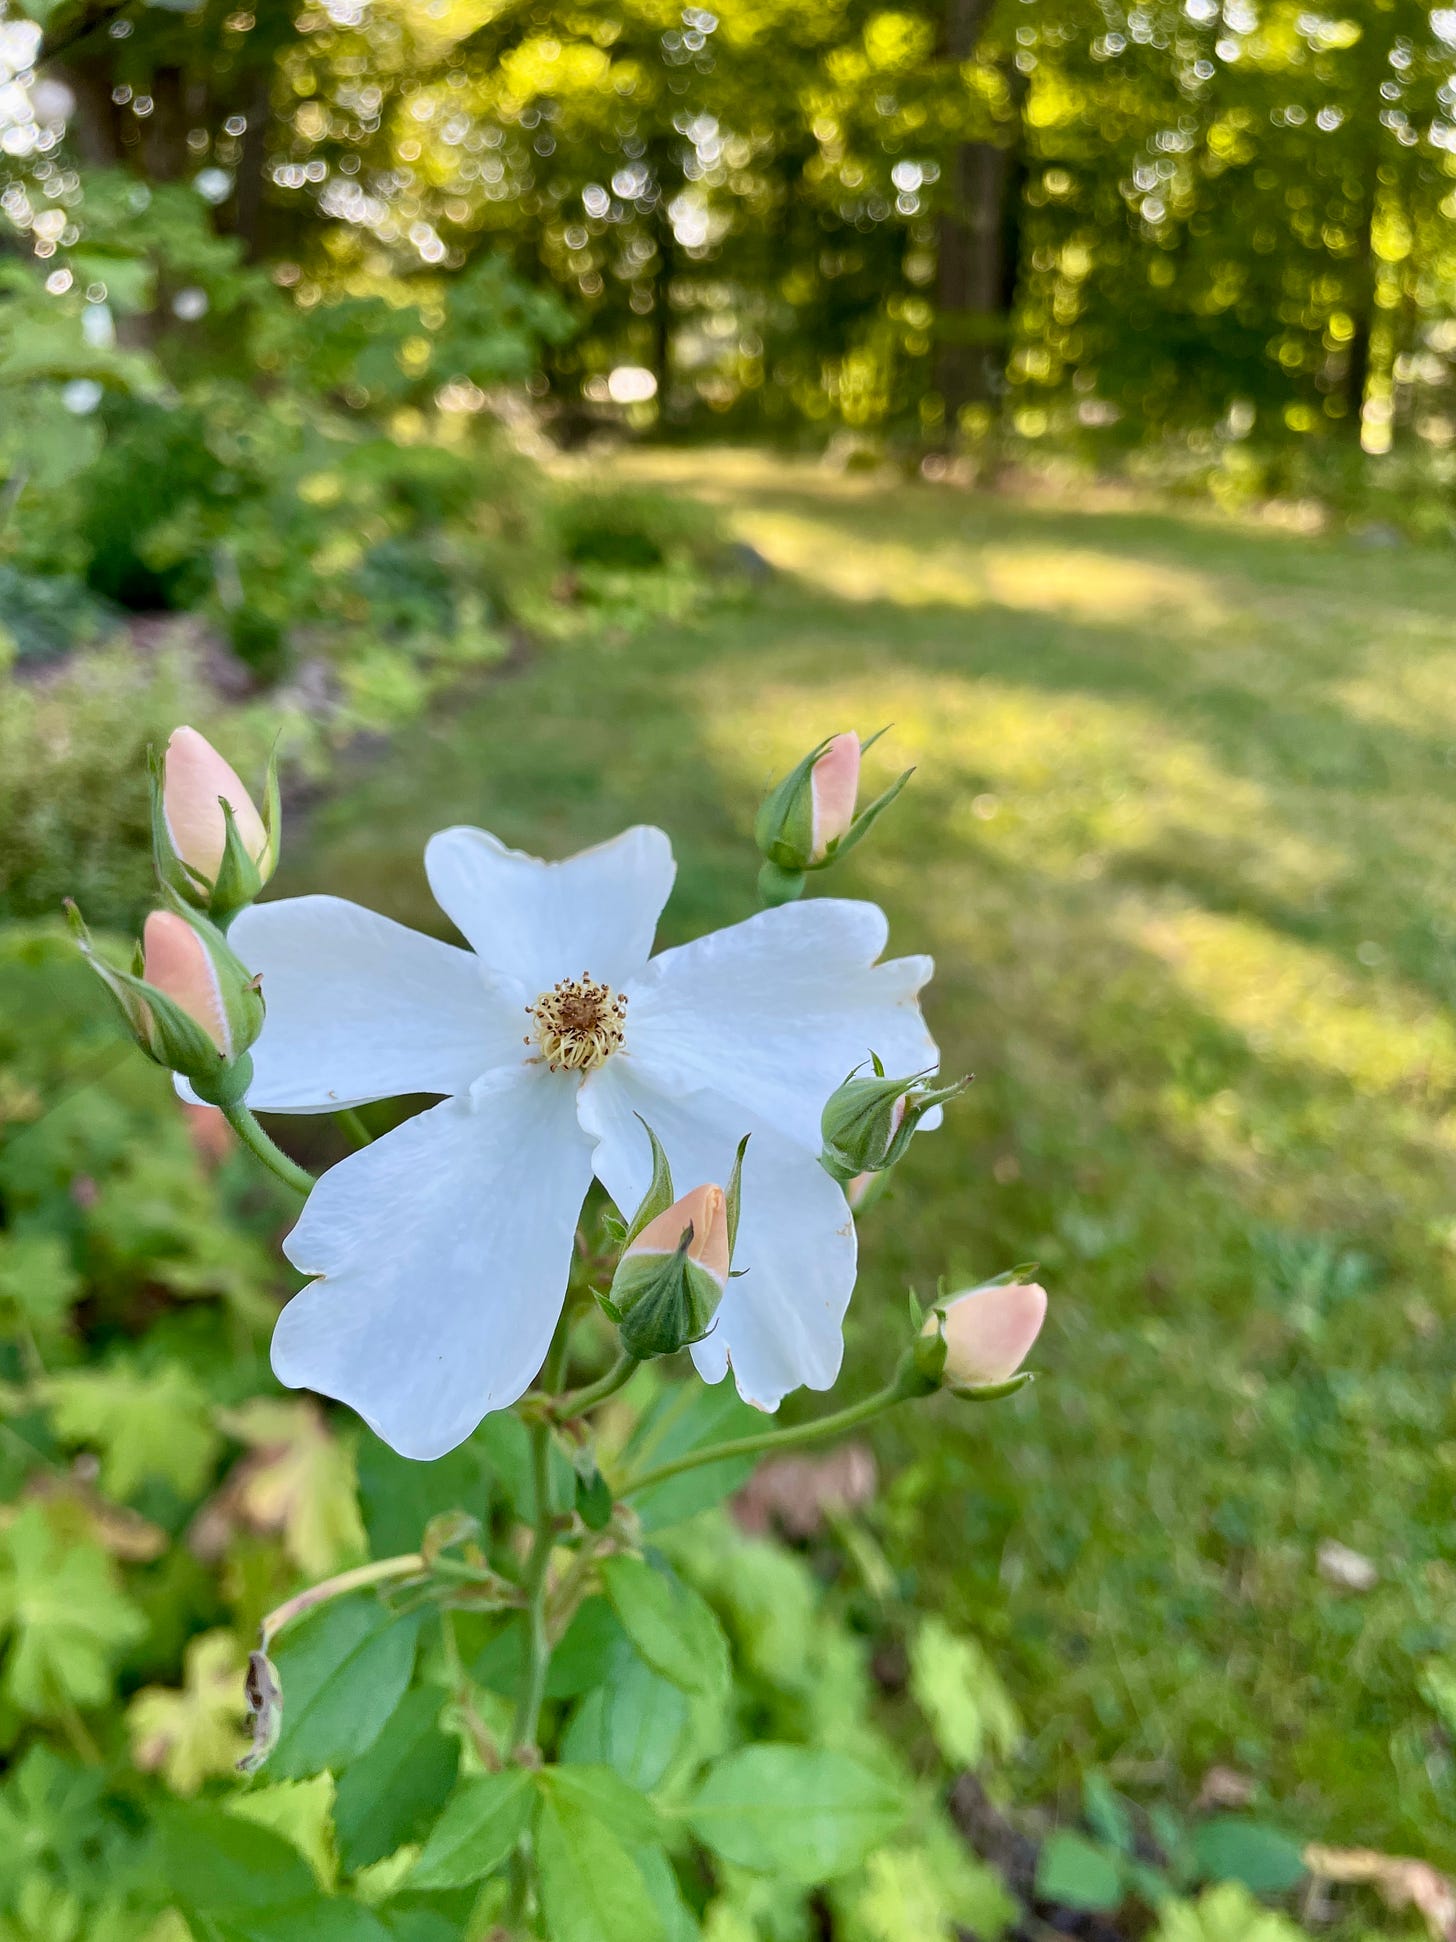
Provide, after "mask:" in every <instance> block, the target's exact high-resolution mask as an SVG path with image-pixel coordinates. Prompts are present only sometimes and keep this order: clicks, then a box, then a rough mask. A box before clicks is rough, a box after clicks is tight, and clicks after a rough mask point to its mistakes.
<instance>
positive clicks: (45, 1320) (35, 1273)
mask: <svg viewBox="0 0 1456 1942" xmlns="http://www.w3.org/2000/svg"><path fill="white" fill-rule="evenodd" d="M84 1286H85V1284H84V1282H83V1281H82V1279H81V1276H80V1275H79V1274H78V1273H77V1272H76V1269H75V1267H74V1266H73V1264H72V1261H71V1250H70V1248H69V1247H68V1246H67V1245H66V1243H65V1242H64V1241H63V1240H61V1239H60V1238H59V1236H58V1235H55V1234H0V1323H3V1326H4V1330H5V1333H6V1334H13V1333H14V1332H15V1330H16V1328H17V1327H23V1328H30V1329H34V1330H35V1331H36V1332H37V1333H38V1334H42V1335H44V1334H47V1333H49V1332H51V1331H53V1330H54V1329H55V1328H57V1327H58V1326H59V1325H60V1324H61V1323H62V1322H64V1321H65V1319H66V1317H67V1315H69V1313H70V1311H71V1307H72V1305H73V1304H74V1303H75V1302H76V1301H78V1300H79V1299H80V1296H81V1291H82V1289H83V1287H84Z"/></svg>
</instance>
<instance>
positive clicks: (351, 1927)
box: [216, 1895, 389, 1942]
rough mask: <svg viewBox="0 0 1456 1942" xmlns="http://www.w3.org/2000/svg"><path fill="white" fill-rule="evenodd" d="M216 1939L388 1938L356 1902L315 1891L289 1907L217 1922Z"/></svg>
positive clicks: (372, 1941)
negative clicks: (303, 1900)
mask: <svg viewBox="0 0 1456 1942" xmlns="http://www.w3.org/2000/svg"><path fill="white" fill-rule="evenodd" d="M216 1933H217V1935H218V1936H219V1938H220V1942H389V1930H388V1929H387V1928H385V1926H384V1924H383V1923H382V1922H381V1921H380V1920H379V1918H378V1916H377V1915H374V1914H372V1913H371V1912H370V1910H369V1909H367V1908H361V1907H360V1905H359V1903H358V1902H347V1901H331V1900H329V1899H327V1898H326V1897H325V1896H322V1895H315V1897H314V1899H313V1900H312V1901H311V1902H303V1903H300V1904H298V1906H296V1907H292V1908H279V1909H269V1910H267V1911H265V1912H264V1913H262V1914H258V1915H245V1916H243V1918H242V1919H241V1920H234V1921H230V1922H220V1923H219V1924H218V1925H217V1929H216Z"/></svg>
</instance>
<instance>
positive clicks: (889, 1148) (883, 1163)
mask: <svg viewBox="0 0 1456 1942" xmlns="http://www.w3.org/2000/svg"><path fill="white" fill-rule="evenodd" d="M870 1063H871V1064H872V1066H873V1067H874V1071H873V1074H866V1075H865V1076H864V1077H863V1078H861V1077H860V1076H859V1073H858V1072H851V1073H850V1075H849V1077H848V1078H847V1079H846V1080H845V1082H844V1084H843V1085H842V1086H840V1087H839V1088H838V1089H837V1090H836V1091H834V1092H832V1093H831V1094H830V1095H829V1098H828V1100H827V1102H826V1103H825V1107H824V1112H823V1114H822V1116H821V1118H820V1122H819V1128H820V1132H821V1133H822V1134H823V1138H824V1151H823V1153H822V1154H821V1155H820V1163H821V1165H822V1166H823V1167H824V1169H825V1171H826V1172H827V1173H829V1174H830V1175H832V1176H833V1178H834V1179H836V1180H837V1181H838V1182H839V1183H840V1185H841V1186H844V1187H847V1186H849V1185H850V1184H851V1183H852V1182H854V1181H856V1180H859V1179H860V1178H861V1177H862V1176H864V1175H866V1174H877V1173H884V1172H886V1171H888V1169H889V1168H890V1167H892V1166H894V1164H895V1162H896V1161H897V1160H899V1159H901V1158H902V1157H903V1155H904V1152H905V1149H906V1147H908V1146H909V1144H910V1141H911V1140H912V1138H913V1137H914V1134H915V1129H916V1127H917V1126H918V1125H919V1124H920V1122H921V1120H922V1119H924V1117H925V1115H926V1114H927V1113H928V1112H930V1111H931V1110H932V1108H933V1107H936V1106H943V1105H945V1104H946V1102H947V1101H948V1100H951V1099H956V1098H958V1097H959V1096H960V1094H961V1093H963V1092H964V1091H965V1089H966V1087H967V1086H968V1085H969V1084H970V1083H971V1082H970V1080H969V1078H965V1079H956V1080H954V1081H952V1083H951V1084H949V1085H945V1086H935V1085H927V1084H926V1083H925V1081H926V1080H927V1079H928V1078H930V1077H931V1076H932V1075H931V1074H929V1073H927V1072H916V1073H912V1074H911V1076H910V1077H909V1078H908V1079H888V1078H886V1077H885V1068H884V1066H883V1065H882V1064H881V1063H880V1060H879V1058H878V1057H877V1056H876V1055H875V1054H874V1053H871V1054H870ZM862 1198H863V1194H861V1199H862Z"/></svg>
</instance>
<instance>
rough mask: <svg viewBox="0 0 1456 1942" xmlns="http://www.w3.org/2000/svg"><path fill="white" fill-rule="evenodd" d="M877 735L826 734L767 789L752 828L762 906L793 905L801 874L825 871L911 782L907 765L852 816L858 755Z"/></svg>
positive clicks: (857, 778)
mask: <svg viewBox="0 0 1456 1942" xmlns="http://www.w3.org/2000/svg"><path fill="white" fill-rule="evenodd" d="M880 733H881V734H883V733H884V731H883V729H882V730H881V731H880ZM878 739H879V738H878V736H873V735H872V736H871V737H870V739H869V741H867V742H863V743H862V742H861V741H860V739H859V737H858V736H857V735H854V734H843V735H831V736H830V737H829V738H828V739H827V740H826V741H823V742H820V743H819V744H818V746H817V747H815V748H812V749H810V751H809V753H808V754H807V755H806V756H805V757H804V759H803V761H802V762H800V763H799V764H798V766H797V767H796V768H794V769H792V770H791V771H790V772H789V774H788V775H786V776H785V777H784V779H783V781H782V782H780V783H778V784H776V786H775V787H774V788H773V789H771V790H770V791H769V793H768V795H767V796H766V797H765V799H764V802H763V806H762V807H761V808H760V810H759V812H758V817H757V820H756V821H755V823H754V826H753V836H754V841H755V842H756V843H757V844H758V848H759V854H760V855H761V856H762V857H763V859H764V865H763V868H762V870H761V871H760V872H759V878H758V887H759V894H760V895H761V896H762V898H763V901H764V903H765V904H768V905H774V904H786V903H792V902H793V900H794V898H796V897H797V896H799V895H800V894H801V892H802V891H803V888H804V873H805V872H806V871H808V870H823V869H826V868H827V867H828V865H829V864H831V863H833V862H835V861H836V860H837V859H838V858H839V857H841V856H844V855H846V854H847V853H848V852H849V851H850V850H851V849H853V848H854V846H855V844H856V843H858V842H859V840H860V839H861V837H863V836H864V835H865V834H866V833H867V832H868V830H869V828H870V826H871V824H872V823H873V822H874V821H875V819H876V818H877V817H878V816H880V815H881V814H882V813H883V812H884V811H885V810H886V809H888V808H889V806H890V804H891V803H892V802H893V801H894V800H895V798H896V796H898V795H899V793H900V791H901V790H902V789H903V788H904V787H905V784H906V783H907V782H908V781H909V780H910V777H911V775H912V774H913V773H914V771H913V770H911V769H906V771H905V773H904V774H903V775H902V776H900V777H899V778H898V779H897V780H896V781H894V782H892V783H891V784H890V786H889V788H888V789H886V790H885V792H884V794H883V795H880V796H877V797H876V798H875V800H874V801H873V802H872V803H870V804H868V805H867V807H865V808H864V809H861V810H860V811H859V813H858V814H857V815H856V813H855V805H856V803H857V801H858V798H859V767H860V757H861V756H862V755H863V754H864V752H865V750H866V749H868V748H869V747H870V746H871V744H872V743H873V742H875V741H877V740H878Z"/></svg>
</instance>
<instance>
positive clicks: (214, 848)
mask: <svg viewBox="0 0 1456 1942" xmlns="http://www.w3.org/2000/svg"><path fill="white" fill-rule="evenodd" d="M278 822H279V816H278V782H277V773H276V767H275V765H274V764H273V763H270V764H269V768H268V786H267V806H266V809H265V812H264V814H263V815H259V813H258V810H257V807H256V805H255V804H254V802H253V799H252V797H251V796H250V795H249V794H248V792H247V790H246V789H245V788H244V787H243V785H242V783H241V781H240V780H239V779H238V775H237V772H236V771H235V770H234V769H233V767H232V765H231V764H230V763H228V762H225V761H224V760H223V758H222V756H220V755H219V754H218V752H217V750H216V749H215V748H214V747H213V746H212V744H211V742H209V741H208V740H207V738H206V736H204V735H199V734H198V732H197V730H196V729H195V728H178V729H174V730H173V733H172V736H171V739H170V740H169V741H168V743H167V749H166V753H165V755H164V756H163V757H162V759H161V761H160V763H158V762H157V761H156V760H155V758H154V759H153V763H152V848H153V852H154V854H155V857H156V863H157V870H158V873H159V875H160V876H161V878H162V881H163V882H164V883H166V884H169V885H170V886H171V888H172V889H173V890H175V891H176V892H177V893H178V894H179V895H180V896H182V897H183V898H185V899H186V900H187V902H189V903H192V904H195V905H197V907H198V908H199V909H202V910H206V911H207V912H208V914H209V915H210V916H212V917H214V918H218V919H222V918H226V917H229V916H231V915H232V914H233V913H234V912H235V911H237V910H240V909H241V908H242V907H243V905H244V904H247V903H251V902H252V900H253V899H254V898H255V897H256V896H257V895H258V892H259V891H260V890H261V889H262V888H263V885H264V884H265V883H266V882H267V881H268V879H269V877H270V876H272V874H273V869H274V866H275V864H276V863H277V861H278Z"/></svg>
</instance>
